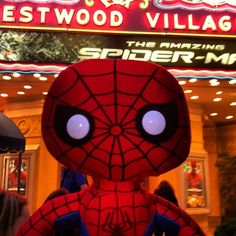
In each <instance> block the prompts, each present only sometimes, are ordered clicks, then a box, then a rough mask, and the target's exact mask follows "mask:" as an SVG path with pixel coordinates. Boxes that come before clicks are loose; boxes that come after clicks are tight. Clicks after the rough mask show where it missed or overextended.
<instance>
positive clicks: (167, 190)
mask: <svg viewBox="0 0 236 236" xmlns="http://www.w3.org/2000/svg"><path fill="white" fill-rule="evenodd" d="M154 193H155V194H156V195H158V196H160V197H163V198H165V199H166V200H168V201H170V202H172V203H174V204H175V205H177V206H178V200H177V198H176V196H175V192H174V189H173V187H172V186H171V185H170V183H169V182H168V181H166V180H163V181H161V182H160V184H159V185H158V187H157V188H156V189H155V191H154Z"/></svg>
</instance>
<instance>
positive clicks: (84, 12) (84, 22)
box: [76, 9, 90, 25]
mask: <svg viewBox="0 0 236 236" xmlns="http://www.w3.org/2000/svg"><path fill="white" fill-rule="evenodd" d="M82 15H84V17H82ZM82 18H84V19H82ZM76 20H77V22H78V24H80V25H87V24H88V23H89V20H90V15H89V12H88V11H87V10H85V9H81V10H79V11H78V12H77V15H76Z"/></svg>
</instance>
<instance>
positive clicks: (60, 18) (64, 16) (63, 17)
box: [54, 8, 75, 25]
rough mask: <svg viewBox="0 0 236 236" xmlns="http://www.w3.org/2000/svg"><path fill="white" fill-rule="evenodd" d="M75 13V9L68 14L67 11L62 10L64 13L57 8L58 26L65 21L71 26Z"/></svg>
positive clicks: (55, 10)
mask: <svg viewBox="0 0 236 236" xmlns="http://www.w3.org/2000/svg"><path fill="white" fill-rule="evenodd" d="M74 11H75V10H74V9H70V12H69V13H68V12H67V9H62V11H61V12H60V11H59V9H58V8H55V9H54V12H55V14H56V18H57V22H58V24H62V23H63V21H64V20H65V22H66V24H67V25H69V24H70V22H71V19H72V17H73V14H74Z"/></svg>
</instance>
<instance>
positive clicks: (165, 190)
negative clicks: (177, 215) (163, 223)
mask: <svg viewBox="0 0 236 236" xmlns="http://www.w3.org/2000/svg"><path fill="white" fill-rule="evenodd" d="M154 194H156V195H158V196H160V197H162V198H165V199H166V200H168V201H170V202H172V203H174V204H175V205H176V206H178V200H177V198H176V196H175V192H174V189H173V187H172V186H171V184H170V183H169V182H168V181H166V180H163V181H161V182H160V184H159V185H158V186H157V188H156V189H155V191H154ZM154 235H155V236H163V235H165V236H171V235H170V234H168V233H167V232H164V230H162V229H161V228H159V229H156V230H155V232H154Z"/></svg>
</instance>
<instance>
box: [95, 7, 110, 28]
mask: <svg viewBox="0 0 236 236" xmlns="http://www.w3.org/2000/svg"><path fill="white" fill-rule="evenodd" d="M99 16H100V17H99ZM98 18H100V19H98ZM93 21H94V23H95V25H98V26H102V25H105V24H106V21H107V16H106V13H105V12H104V11H102V10H97V11H95V12H94V15H93Z"/></svg>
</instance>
